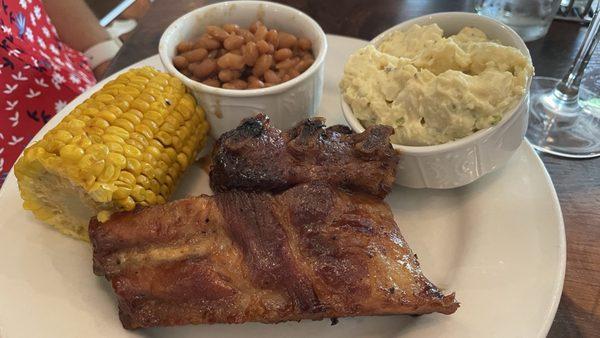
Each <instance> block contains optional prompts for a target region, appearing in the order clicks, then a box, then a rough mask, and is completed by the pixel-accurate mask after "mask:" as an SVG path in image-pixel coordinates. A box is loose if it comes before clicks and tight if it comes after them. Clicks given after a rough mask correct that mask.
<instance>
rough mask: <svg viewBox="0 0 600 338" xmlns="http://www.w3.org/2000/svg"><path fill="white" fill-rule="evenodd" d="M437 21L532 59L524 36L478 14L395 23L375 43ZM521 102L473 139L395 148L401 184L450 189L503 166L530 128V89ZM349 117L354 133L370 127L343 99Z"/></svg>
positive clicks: (453, 30)
mask: <svg viewBox="0 0 600 338" xmlns="http://www.w3.org/2000/svg"><path fill="white" fill-rule="evenodd" d="M433 23H436V24H438V26H440V28H442V29H443V30H444V34H446V35H452V34H456V33H458V32H459V31H460V30H461V29H462V28H463V27H465V26H470V27H475V28H478V29H480V30H482V31H483V32H484V33H485V34H486V35H487V36H488V37H489V38H490V39H494V40H497V41H499V42H501V43H502V44H505V45H508V46H513V47H516V48H517V49H519V50H520V51H521V52H522V53H523V54H525V55H526V56H527V57H528V58H530V59H531V56H530V55H529V50H528V49H527V47H526V46H525V43H524V42H523V40H522V39H521V38H520V37H519V35H518V34H517V33H516V32H515V31H513V30H512V29H511V28H509V27H508V26H506V25H504V24H502V23H501V22H498V21H496V20H493V19H490V18H487V17H484V16H479V15H477V14H473V13H462V12H447V13H437V14H432V15H426V16H422V17H418V18H415V19H412V20H408V21H405V22H403V23H401V24H399V25H396V26H394V27H392V28H390V29H388V30H386V31H385V32H383V33H381V34H379V35H378V36H377V37H375V38H374V39H373V40H371V43H372V44H374V45H375V46H377V45H379V44H380V43H381V42H382V41H383V40H384V39H385V38H386V37H387V36H388V35H389V34H390V33H391V32H393V31H396V30H403V29H407V28H408V27H410V26H412V25H414V24H419V25H428V24H433ZM530 84H531V79H529V81H528V82H527V90H526V93H525V95H524V96H523V98H522V99H521V101H520V102H519V103H518V104H517V106H516V107H515V108H514V109H512V110H511V111H509V112H507V113H506V114H505V115H504V117H503V118H502V120H501V121H500V122H499V123H498V124H496V125H495V126H492V127H490V128H487V129H482V130H479V131H477V132H475V133H473V134H472V135H469V136H467V137H464V138H461V139H459V140H455V141H451V142H448V143H444V144H439V145H433V146H404V145H399V144H393V147H394V149H395V150H396V151H398V152H399V153H400V163H399V164H398V170H397V172H396V183H397V184H400V185H403V186H406V187H411V188H436V189H451V188H456V187H460V186H464V185H467V184H469V183H471V182H473V181H475V180H477V179H478V178H480V177H482V176H484V175H486V174H488V173H490V172H492V171H494V170H496V169H498V168H500V167H502V166H503V165H504V164H505V163H506V162H507V161H508V159H509V158H510V157H511V156H512V154H513V153H514V152H515V151H516V150H517V148H518V147H519V145H520V144H521V142H522V141H523V137H524V136H525V131H526V129H527V121H528V117H529V114H528V107H529V86H530ZM341 104H342V111H343V113H344V118H345V119H346V121H347V122H348V124H349V125H350V127H351V128H352V129H353V130H354V131H355V132H359V133H360V132H363V131H364V130H365V128H364V127H363V126H362V125H361V123H360V121H358V119H357V118H356V117H355V116H354V114H353V113H352V109H351V108H350V106H349V105H348V104H347V103H346V102H345V101H344V99H343V98H342V99H341Z"/></svg>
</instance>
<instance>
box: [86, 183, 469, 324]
mask: <svg viewBox="0 0 600 338" xmlns="http://www.w3.org/2000/svg"><path fill="white" fill-rule="evenodd" d="M89 232H90V239H91V241H92V244H93V249H94V272H95V273H96V274H98V275H104V276H106V278H107V279H108V280H110V282H111V283H112V286H113V288H114V291H115V293H116V295H117V297H118V302H119V314H120V318H121V321H122V323H123V326H124V327H125V328H129V329H133V328H141V327H153V326H170V325H184V324H198V323H242V322H247V321H259V322H264V323H276V322H281V321H287V320H300V319H322V318H328V317H345V316H364V315H385V314H424V313H431V312H441V313H445V314H451V313H453V312H454V311H456V309H457V308H458V306H459V305H458V303H457V302H456V301H455V300H454V294H451V295H446V296H445V295H443V294H442V293H441V292H440V291H439V290H438V289H437V288H436V287H435V286H434V285H433V284H432V283H431V282H429V281H428V280H427V278H426V277H424V276H423V274H422V273H421V270H420V268H419V263H418V262H417V259H416V256H415V255H414V254H413V252H412V251H411V250H410V248H409V247H408V245H407V243H406V242H405V241H404V239H403V238H402V235H401V234H400V231H399V230H398V228H397V226H396V224H395V222H394V218H393V215H392V213H391V211H390V208H389V207H388V206H387V204H386V203H385V202H383V201H382V200H381V199H380V198H379V197H377V196H373V195H370V194H366V193H363V192H348V191H346V190H343V189H340V188H338V187H336V186H334V185H332V184H331V183H330V182H327V181H316V182H309V183H304V184H299V185H295V186H294V187H291V188H289V189H287V190H285V191H283V192H281V193H278V194H272V193H268V192H244V191H237V190H234V191H226V192H222V193H218V194H217V195H215V196H199V197H192V198H188V199H182V200H178V201H174V202H171V203H168V204H165V205H158V206H152V207H147V208H145V209H141V210H136V211H132V212H123V213H119V214H115V215H113V216H112V217H111V219H110V220H109V221H107V222H105V223H100V222H98V221H97V220H95V219H93V220H92V221H91V223H90V227H89Z"/></svg>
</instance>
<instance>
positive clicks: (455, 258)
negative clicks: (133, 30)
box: [0, 35, 565, 338]
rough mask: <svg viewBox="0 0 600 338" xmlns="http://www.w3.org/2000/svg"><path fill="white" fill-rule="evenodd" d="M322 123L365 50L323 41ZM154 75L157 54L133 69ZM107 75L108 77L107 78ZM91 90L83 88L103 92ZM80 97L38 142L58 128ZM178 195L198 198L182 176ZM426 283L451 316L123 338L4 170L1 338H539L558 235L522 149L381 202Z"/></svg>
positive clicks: (166, 331)
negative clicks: (502, 163) (447, 301)
mask: <svg viewBox="0 0 600 338" xmlns="http://www.w3.org/2000/svg"><path fill="white" fill-rule="evenodd" d="M328 39H329V46H330V50H329V55H328V56H327V60H326V77H325V78H326V80H325V92H324V95H323V100H322V102H321V110H320V112H321V113H322V115H324V116H326V117H327V118H328V122H329V124H335V123H344V121H343V118H342V114H341V111H340V107H339V102H340V100H339V96H338V95H339V93H338V86H337V84H338V83H339V80H340V77H341V74H342V69H343V65H344V63H345V60H346V58H347V57H348V55H349V54H350V53H351V52H352V51H354V50H356V49H358V48H360V47H361V46H362V45H363V44H365V41H361V40H356V39H351V38H345V37H339V36H331V35H330V36H328ZM142 65H151V66H154V67H157V68H160V69H162V66H161V65H160V61H159V59H158V56H154V57H151V58H148V59H146V60H143V61H141V62H139V63H137V64H135V65H134V66H137V67H139V66H142ZM113 77H114V76H112V77H111V78H113ZM102 84H103V83H100V84H99V85H98V86H96V87H94V88H93V90H97V89H99V86H102ZM89 94H90V92H88V93H86V94H83V95H81V96H80V97H79V98H77V99H76V100H74V101H73V102H72V103H71V104H69V105H68V106H67V107H66V108H65V109H64V110H63V111H62V112H61V113H60V114H59V116H58V117H57V118H54V119H52V120H51V121H50V122H49V123H48V124H47V125H46V126H45V127H44V129H43V130H42V131H41V132H40V133H39V134H38V135H37V136H36V139H39V138H40V136H41V135H43V133H44V132H46V131H47V130H49V129H50V128H51V127H53V126H54V125H56V123H58V121H59V120H60V119H61V118H62V117H63V116H65V115H66V114H67V112H68V111H70V110H71V109H72V108H73V107H74V106H75V105H77V104H79V103H80V102H81V101H83V100H84V99H85V98H86V97H88V96H89ZM184 180H185V182H182V183H180V186H179V190H178V191H177V194H176V195H177V196H176V197H183V196H185V195H187V194H198V193H207V192H209V189H208V177H207V175H206V173H205V172H204V171H202V170H201V169H200V168H199V167H198V166H193V167H191V168H190V169H189V170H188V172H187V173H186V176H185V178H184ZM387 202H388V203H389V204H390V205H391V207H392V209H393V211H394V215H395V216H396V221H397V222H398V225H399V226H400V228H401V230H402V233H403V234H404V236H405V237H406V240H407V241H408V243H410V245H411V247H412V248H413V250H414V251H415V252H416V253H417V254H418V256H419V259H420V261H421V265H422V267H423V270H424V272H425V274H426V275H427V276H428V277H429V278H430V279H431V280H432V281H433V282H434V283H436V284H437V285H438V286H439V287H441V288H443V289H445V290H448V291H455V292H456V297H457V299H458V300H459V301H460V302H461V307H460V308H459V309H458V311H456V313H455V314H453V315H450V316H445V315H440V314H433V315H425V316H420V317H411V316H386V317H359V318H343V319H340V322H339V324H338V325H336V326H330V322H329V321H328V320H324V321H314V322H313V321H302V322H300V323H296V322H290V323H282V324H277V325H265V324H257V323H250V324H242V325H198V326H186V327H179V328H161V329H150V330H138V331H126V330H124V329H123V328H122V327H121V322H120V321H119V318H118V315H117V305H116V301H115V298H114V296H113V294H112V291H111V290H110V287H109V284H108V283H107V282H106V281H105V280H104V278H100V277H96V276H94V275H93V274H92V258H91V250H90V247H89V246H88V245H87V244H85V243H82V242H79V241H75V240H72V239H70V238H67V237H65V236H63V235H61V234H59V233H58V232H56V231H54V230H52V229H51V228H50V227H48V226H46V225H44V224H42V223H40V222H38V221H36V220H35V219H34V218H33V217H32V215H31V213H29V212H26V211H24V210H23V209H22V208H21V198H20V196H19V193H18V189H17V183H16V181H15V177H14V175H13V174H12V173H10V174H9V176H8V178H7V180H6V182H5V184H4V187H3V188H2V191H0V207H1V211H0V337H1V338H17V337H19V338H20V337H23V338H31V337H61V338H68V337H89V338H92V337H174V338H175V337H267V336H272V337H343V338H347V337H396V336H400V335H402V336H403V337H441V336H444V337H492V336H495V337H542V336H545V335H546V333H547V332H548V330H549V328H550V325H551V324H552V319H553V317H554V314H555V312H556V308H557V305H558V302H559V299H560V294H561V290H562V285H563V277H564V269H565V235H564V227H563V221H562V215H561V211H560V206H559V204H558V200H557V198H556V193H555V191H554V188H553V186H552V182H551V181H550V178H549V176H548V173H547V172H546V170H545V169H544V166H543V165H542V162H541V161H540V159H539V158H538V157H537V155H536V154H535V153H534V152H533V150H532V148H531V147H530V146H529V145H528V144H527V143H523V144H522V145H521V147H520V148H519V150H518V151H517V152H516V154H515V155H514V157H513V158H512V159H511V160H510V161H509V163H508V165H507V166H506V167H505V168H504V169H502V170H499V171H497V172H496V173H493V174H490V175H488V176H486V177H484V178H483V179H481V180H479V181H477V182H476V183H474V184H471V185H469V186H467V187H464V188H460V189H455V190H445V191H438V190H411V189H404V188H399V187H395V188H394V191H393V192H392V194H391V195H390V196H389V197H388V198H387Z"/></svg>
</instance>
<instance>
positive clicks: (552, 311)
mask: <svg viewBox="0 0 600 338" xmlns="http://www.w3.org/2000/svg"><path fill="white" fill-rule="evenodd" d="M327 37H328V38H334V39H348V40H355V41H354V42H356V41H360V42H364V43H365V44H366V43H368V41H365V40H360V39H356V38H352V37H346V36H341V35H335V34H327ZM152 63H157V64H160V57H159V55H158V54H155V55H152V56H150V57H147V58H144V59H142V60H140V61H137V62H135V63H134V64H132V65H130V66H127V67H125V68H123V69H121V70H119V71H117V72H115V73H114V74H112V75H110V76H108V77H107V78H105V79H103V80H102V81H100V82H98V83H97V84H96V85H94V86H92V87H91V88H89V89H88V90H87V91H86V92H84V93H82V94H81V95H80V96H78V97H77V98H75V99H74V100H73V101H71V102H70V103H69V104H67V105H66V106H65V107H64V108H63V110H61V112H59V113H57V116H63V115H64V114H66V111H67V110H69V109H72V106H73V105H75V104H76V102H80V101H81V100H83V99H84V98H86V97H88V96H89V95H90V94H91V92H93V91H94V90H97V89H99V88H100V87H101V86H103V85H104V84H105V83H106V82H108V81H110V80H112V79H114V78H116V77H117V76H118V75H119V74H121V73H123V72H125V71H127V70H128V69H130V68H133V67H141V66H145V65H148V64H152ZM54 121H57V120H56V119H54ZM56 123H57V122H55V123H48V124H46V125H45V126H44V127H43V128H42V129H41V130H40V131H39V132H38V133H37V134H36V135H35V136H34V137H33V139H32V140H31V141H30V143H29V144H31V143H32V142H35V141H36V140H38V139H40V138H41V137H42V136H43V135H44V134H45V133H46V132H47V131H48V130H50V129H51V127H53V126H54V125H55V124H56ZM523 142H524V143H525V144H526V149H527V157H530V158H533V161H534V162H535V165H536V166H537V167H538V169H540V170H541V171H542V172H543V174H544V181H545V184H546V185H547V186H548V188H550V192H551V194H550V195H551V196H549V197H550V198H551V202H552V206H553V209H554V218H555V219H556V220H557V221H558V224H557V225H558V227H559V229H557V230H558V238H557V239H558V244H559V245H558V248H557V250H558V260H559V261H558V262H557V263H558V264H557V271H555V273H554V274H555V279H554V285H553V294H552V302H551V304H550V306H549V307H548V309H547V311H546V316H545V320H544V323H541V325H540V329H539V331H538V332H539V334H538V337H545V336H546V335H547V334H548V332H549V330H550V328H551V326H552V323H553V319H554V316H555V315H556V312H557V310H558V305H559V303H560V299H561V295H562V290H563V286H564V277H565V270H566V236H565V227H564V219H563V215H562V210H561V206H560V203H559V199H558V195H557V193H556V190H555V188H554V184H553V182H552V179H551V177H550V175H549V173H548V171H547V170H546V168H545V166H544V164H543V162H542V160H541V158H540V157H539V155H538V154H537V153H536V152H535V150H534V149H533V147H532V146H531V144H530V143H529V142H528V141H527V140H524V141H523ZM11 176H14V173H13V168H11V170H10V171H9V173H8V175H7V177H6V180H5V184H4V185H3V186H2V187H1V188H0V200H2V199H3V198H5V196H4V195H5V194H6V191H7V190H8V188H7V186H8V184H6V183H8V182H9V177H11ZM10 182H14V183H15V184H16V181H15V180H10ZM6 198H8V196H6ZM17 198H20V196H18V195H17ZM0 222H2V215H0ZM1 333H2V328H1V327H0V334H1Z"/></svg>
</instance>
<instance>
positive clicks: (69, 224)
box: [15, 67, 208, 240]
mask: <svg viewBox="0 0 600 338" xmlns="http://www.w3.org/2000/svg"><path fill="white" fill-rule="evenodd" d="M207 132H208V123H207V122H206V120H205V116H204V111H203V110H202V108H200V106H199V105H196V101H195V100H194V98H193V97H192V95H190V94H189V93H187V90H186V87H185V86H184V85H183V83H181V81H179V80H178V79H176V78H175V77H172V76H170V75H168V74H166V73H162V72H159V71H157V70H156V69H154V68H151V67H144V68H139V69H133V70H130V71H128V72H126V73H123V74H122V75H120V76H119V77H118V78H117V79H115V80H113V81H110V82H108V83H107V84H106V85H105V86H104V87H103V88H102V89H101V90H100V91H98V92H96V93H95V94H93V95H92V96H91V97H90V98H89V99H87V100H86V101H84V102H83V103H81V104H80V105H79V106H77V107H76V108H75V109H74V110H73V111H72V112H71V113H69V115H67V116H66V117H65V118H64V119H63V120H62V121H61V122H60V123H59V124H58V125H57V126H56V127H55V128H54V129H52V130H51V131H50V132H48V133H47V134H46V135H45V136H44V137H43V138H42V140H40V141H38V142H36V143H34V144H32V145H31V146H29V147H28V148H27V149H25V152H24V154H23V156H22V157H21V158H20V159H19V160H18V161H17V163H16V164H15V175H16V176H17V180H18V183H19V190H20V192H21V197H22V198H23V201H24V203H23V207H24V208H25V209H27V210H31V211H32V212H33V213H34V215H35V216H36V217H37V218H38V219H40V220H42V221H44V222H46V223H49V224H51V225H52V226H54V227H55V228H57V229H58V230H60V231H61V232H63V233H65V234H67V235H70V236H73V237H75V238H78V239H83V240H88V235H87V225H88V222H89V219H90V217H92V216H98V218H99V219H100V220H102V219H107V218H108V217H109V215H110V214H111V213H112V212H115V211H119V210H132V209H133V208H135V206H136V205H150V204H156V203H164V202H165V201H166V200H167V198H168V197H169V195H170V194H171V193H172V192H173V189H174V188H175V184H176V183H177V181H178V180H179V177H180V176H181V174H182V172H183V171H184V170H185V169H186V168H187V166H188V165H189V164H190V163H191V162H192V161H193V159H194V157H195V155H196V153H197V151H198V150H199V149H200V148H201V146H202V144H203V142H204V139H205V137H206V134H207Z"/></svg>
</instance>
